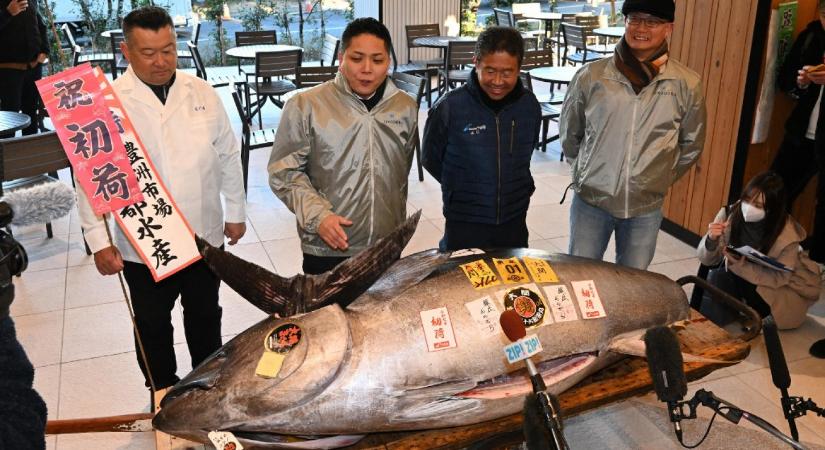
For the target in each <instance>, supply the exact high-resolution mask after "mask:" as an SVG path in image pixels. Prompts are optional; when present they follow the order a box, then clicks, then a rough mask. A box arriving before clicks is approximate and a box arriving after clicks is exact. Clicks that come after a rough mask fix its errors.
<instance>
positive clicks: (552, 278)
mask: <svg viewBox="0 0 825 450" xmlns="http://www.w3.org/2000/svg"><path fill="white" fill-rule="evenodd" d="M521 259H522V260H523V261H524V265H525V266H527V270H529V271H530V275H532V276H533V281H535V282H536V283H557V282H558V281H559V277H558V276H557V275H556V272H554V271H553V268H552V267H550V264H549V263H548V262H547V261H545V260H543V259H539V258H531V257H529V256H525V257H524V258H521Z"/></svg>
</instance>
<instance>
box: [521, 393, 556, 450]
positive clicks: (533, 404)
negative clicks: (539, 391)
mask: <svg viewBox="0 0 825 450" xmlns="http://www.w3.org/2000/svg"><path fill="white" fill-rule="evenodd" d="M522 427H523V430H524V442H525V443H526V444H527V449H528V450H552V449H553V448H554V447H555V445H554V444H553V436H551V435H550V430H548V429H547V425H546V424H545V420H544V415H543V414H542V411H541V405H540V404H539V400H538V397H537V396H536V395H535V394H533V395H528V396H527V397H525V398H524V422H523V423H522Z"/></svg>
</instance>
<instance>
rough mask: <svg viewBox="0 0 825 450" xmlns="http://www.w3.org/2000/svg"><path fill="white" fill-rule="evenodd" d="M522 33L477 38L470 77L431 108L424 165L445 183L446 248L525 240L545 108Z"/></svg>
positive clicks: (495, 32) (495, 31)
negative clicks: (529, 79) (530, 83)
mask: <svg viewBox="0 0 825 450" xmlns="http://www.w3.org/2000/svg"><path fill="white" fill-rule="evenodd" d="M523 57H524V40H523V39H522V38H521V35H520V34H519V33H518V32H517V31H516V30H514V29H512V28H504V27H492V28H488V29H487V30H485V31H484V32H483V33H481V35H480V36H479V37H478V41H477V43H476V50H475V58H474V63H475V68H474V69H473V70H472V73H471V74H470V79H469V80H468V82H467V83H466V84H464V85H463V86H461V87H460V88H458V89H455V90H453V91H450V92H449V93H448V94H446V95H445V96H444V97H442V98H441V99H440V100H439V101H438V103H436V105H435V106H434V107H433V108H432V109H431V110H430V113H429V116H428V118H427V124H426V126H425V128H424V141H423V143H422V149H423V153H424V156H423V161H424V167H425V168H426V169H427V171H428V172H429V173H430V174H431V175H432V176H433V177H434V178H435V179H436V180H438V181H439V182H440V183H441V192H442V198H443V201H444V217H445V219H446V225H445V228H444V237H443V239H442V240H441V243H440V249H441V250H442V251H447V250H458V249H462V248H483V249H491V248H508V247H527V237H528V234H527V224H526V218H527V207H528V206H529V205H530V196H531V195H532V194H533V191H534V190H535V186H534V184H533V177H532V176H531V174H530V158H531V156H532V154H533V148H534V147H535V146H536V142H537V140H538V134H539V128H540V124H541V110H540V108H539V104H538V101H537V100H536V97H535V96H534V95H533V93H532V92H530V91H528V90H527V89H525V88H524V86H523V85H522V84H521V80H520V78H519V72H520V68H521V61H522V58H523Z"/></svg>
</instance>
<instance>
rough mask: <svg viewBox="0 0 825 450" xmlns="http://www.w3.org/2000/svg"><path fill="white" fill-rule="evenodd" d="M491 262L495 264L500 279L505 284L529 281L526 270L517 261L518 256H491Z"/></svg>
mask: <svg viewBox="0 0 825 450" xmlns="http://www.w3.org/2000/svg"><path fill="white" fill-rule="evenodd" d="M493 264H495V266H496V269H498V273H499V275H501V279H502V280H504V282H505V283H507V284H516V283H529V282H530V277H528V276H527V272H526V271H525V270H524V267H523V266H522V265H521V263H520V262H519V261H518V258H507V259H497V258H493Z"/></svg>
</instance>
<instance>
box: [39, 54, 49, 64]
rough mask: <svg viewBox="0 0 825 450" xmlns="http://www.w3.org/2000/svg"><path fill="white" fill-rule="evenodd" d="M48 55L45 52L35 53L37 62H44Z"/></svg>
mask: <svg viewBox="0 0 825 450" xmlns="http://www.w3.org/2000/svg"><path fill="white" fill-rule="evenodd" d="M48 57H49V55H47V54H45V53H40V54H38V55H37V64H43V63H44V62H46V58H48Z"/></svg>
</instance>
